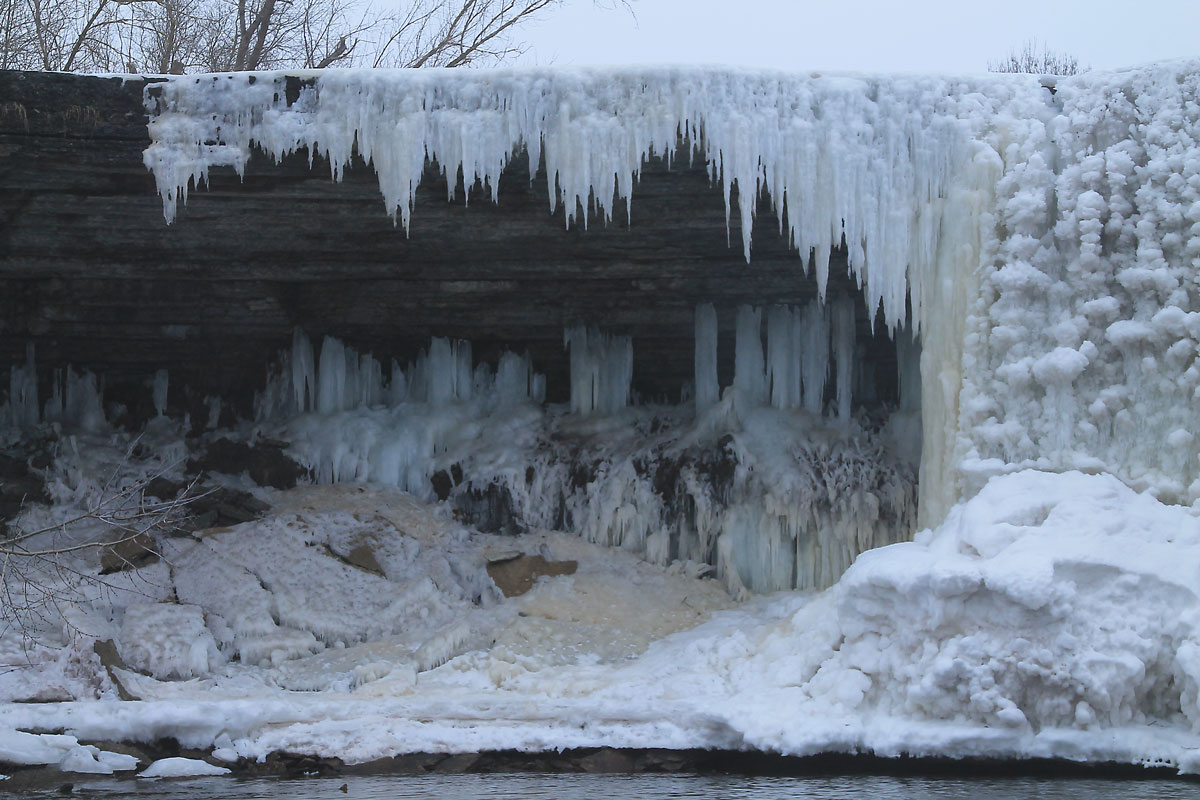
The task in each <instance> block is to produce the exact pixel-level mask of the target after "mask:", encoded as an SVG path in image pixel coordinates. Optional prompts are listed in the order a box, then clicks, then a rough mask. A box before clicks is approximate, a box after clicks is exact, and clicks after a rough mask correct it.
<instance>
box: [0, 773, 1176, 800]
mask: <svg viewBox="0 0 1200 800" xmlns="http://www.w3.org/2000/svg"><path fill="white" fill-rule="evenodd" d="M343 785H344V786H345V787H346V790H345V791H344V792H343V791H342V788H341V787H342V786H343ZM0 796H4V797H13V796H16V797H46V798H50V797H54V798H60V799H61V798H63V797H67V796H69V797H80V798H93V799H94V800H127V799H132V798H169V799H172V800H208V798H213V799H214V800H216V799H217V798H219V799H220V800H254V799H256V798H263V799H264V800H268V799H269V800H284V799H285V798H288V799H289V800H290V799H292V798H294V800H316V798H331V799H332V800H341V798H360V799H361V798H380V799H381V800H383V799H384V798H386V799H387V800H392V799H393V798H395V799H397V800H399V799H401V798H422V800H423V799H424V798H430V799H431V800H432V799H434V798H436V799H437V800H466V799H467V798H487V799H488V800H542V798H544V799H545V800H601V799H602V798H621V800H659V799H660V798H662V799H663V800H665V799H666V798H688V797H703V798H720V799H721V800H726V799H728V800H737V799H738V798H752V799H753V800H781V799H782V798H804V800H810V799H811V800H818V799H820V800H845V799H846V798H871V799H872V800H908V798H963V799H964V800H992V799H993V798H995V799H996V800H999V798H1030V799H1031V800H1032V799H1033V798H1037V800H1054V799H1055V798H1064V800H1065V799H1066V798H1070V799H1071V800H1115V798H1146V800H1159V799H1160V798H1197V800H1200V783H1190V782H1185V781H1172V780H1102V779H1084V778H1067V779H1050V778H979V779H970V780H968V779H961V778H945V779H940V778H914V777H884V776H872V775H851V776H839V777H807V778H776V777H757V778H756V777H744V776H710V775H578V774H571V775H538V774H524V773H523V774H514V775H420V776H412V775H378V776H367V777H347V778H307V779H301V780H281V779H249V780H238V779H231V778H198V779H179V780H158V781H155V780H122V781H113V780H97V781H79V782H77V783H75V785H74V787H73V791H71V793H70V794H69V795H64V794H60V790H59V789H58V788H49V789H44V790H39V791H27V792H22V793H21V794H19V795H12V794H9V793H6V792H5V791H4V785H3V783H0Z"/></svg>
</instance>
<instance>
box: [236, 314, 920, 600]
mask: <svg viewBox="0 0 1200 800" xmlns="http://www.w3.org/2000/svg"><path fill="white" fill-rule="evenodd" d="M817 305H818V304H816V303H814V304H813V306H817ZM837 308H840V309H846V308H848V309H849V310H850V316H849V323H848V324H849V327H848V328H847V325H846V324H843V328H844V329H843V330H841V331H840V332H839V335H840V336H843V337H844V338H845V339H846V342H845V343H844V344H836V343H834V341H833V339H831V333H830V329H829V328H828V326H827V325H826V324H825V315H824V312H821V311H817V312H816V314H815V315H814V314H813V313H812V309H804V310H802V309H793V308H790V307H779V308H777V309H772V314H774V315H775V316H776V317H778V318H783V319H785V320H786V324H785V325H784V326H783V329H782V332H780V331H777V330H774V328H772V329H771V330H769V331H768V339H767V341H768V347H769V348H771V352H772V354H773V358H774V360H773V362H772V365H773V367H774V368H775V369H776V370H777V371H778V370H786V371H787V374H789V375H792V376H799V375H801V374H802V373H804V372H805V371H804V368H803V366H802V364H803V363H816V364H818V365H819V369H818V370H815V371H814V370H812V369H811V367H810V368H809V370H808V373H805V380H807V381H809V382H812V383H815V384H816V388H814V387H813V386H811V385H808V384H806V385H805V388H806V390H807V391H808V392H809V393H810V394H811V395H812V396H813V397H815V398H816V399H815V400H813V401H812V408H811V409H807V410H802V409H801V403H800V395H799V383H798V382H797V384H796V387H795V391H793V393H792V394H791V395H790V397H789V402H787V403H785V404H783V405H782V406H779V407H776V408H775V409H771V408H769V407H768V406H770V403H769V402H768V398H767V396H766V394H765V390H766V386H767V383H768V379H769V375H768V372H767V370H766V366H765V365H764V361H763V351H762V330H761V325H760V322H761V318H762V314H761V311H760V310H759V309H755V308H750V307H745V308H742V309H741V310H739V312H738V321H739V324H738V330H737V332H736V335H737V342H738V357H737V364H736V374H737V376H739V377H737V378H736V379H735V384H734V386H733V387H732V389H731V390H730V391H727V393H726V396H725V398H724V399H722V400H720V401H718V400H716V399H715V398H712V399H711V405H710V406H709V407H708V408H707V409H706V410H705V412H704V413H703V414H700V415H698V416H695V418H694V419H693V418H691V417H692V415H691V414H689V413H688V412H687V411H686V410H683V409H674V408H669V407H654V406H651V407H643V408H628V407H627V406H626V403H627V400H628V398H629V386H630V376H631V370H632V359H633V356H634V345H633V343H632V341H631V339H630V338H629V337H621V336H612V335H609V334H606V333H604V332H602V331H599V330H596V329H585V328H582V327H569V328H567V329H566V331H565V341H566V344H567V346H568V347H569V348H570V351H571V353H570V355H571V359H570V366H571V374H570V381H571V403H570V406H569V407H568V408H566V409H558V410H555V409H549V410H547V411H543V410H541V409H540V408H539V406H540V404H541V401H542V399H543V397H544V392H545V388H544V387H545V379H544V377H543V376H541V375H538V374H537V373H536V372H534V371H533V366H532V364H531V362H530V360H529V358H528V357H527V356H520V355H517V354H516V353H511V352H508V353H505V354H503V355H502V356H501V357H500V359H499V361H498V364H497V366H496V369H495V371H494V373H493V371H492V370H491V368H490V365H488V364H480V365H479V366H478V367H477V368H476V369H475V371H474V373H473V377H472V373H471V372H470V371H469V370H468V366H469V364H470V362H469V361H468V360H466V359H465V358H464V357H463V356H462V355H461V354H469V353H470V344H469V343H468V342H457V343H451V342H449V341H448V340H445V339H437V338H435V339H433V340H431V342H430V347H429V350H428V351H427V352H426V351H422V352H421V353H420V354H419V355H418V357H417V358H416V360H415V361H414V362H412V363H411V364H410V365H409V366H408V368H407V369H405V368H401V367H400V366H399V365H398V364H395V365H393V368H392V372H391V376H390V381H389V383H388V384H384V383H382V382H381V381H382V378H381V373H380V372H379V370H378V369H376V368H375V367H374V366H373V365H375V364H377V363H378V362H376V361H375V359H373V358H372V357H371V356H370V355H367V354H358V353H357V352H355V351H354V350H353V349H352V348H348V347H346V346H345V345H343V344H342V343H341V342H339V341H338V340H337V339H334V338H331V337H326V339H325V340H324V342H323V343H322V344H321V347H320V357H319V359H316V360H315V362H314V359H313V357H312V353H313V347H312V345H311V344H310V342H309V339H308V337H307V336H306V335H305V334H303V333H302V332H299V331H297V332H296V334H295V335H294V337H293V343H292V348H291V350H290V352H288V353H284V354H283V355H282V356H281V359H280V361H281V367H280V368H278V369H277V370H275V371H274V372H273V373H272V374H273V378H272V379H271V380H270V381H269V382H268V384H267V387H266V389H265V391H264V392H263V393H262V395H261V396H260V398H259V402H258V424H259V428H260V430H262V431H265V432H267V433H269V435H271V436H272V437H277V438H280V439H282V440H285V441H288V442H290V443H291V449H290V452H291V453H292V454H293V455H294V457H295V458H297V459H298V460H299V461H300V463H302V464H304V465H305V466H307V467H308V468H309V469H310V470H311V471H312V474H313V476H314V477H315V478H316V480H318V481H320V482H325V483H335V482H341V481H370V482H373V483H378V484H383V485H387V486H395V487H398V488H401V489H404V490H405V491H409V492H412V493H413V494H414V495H416V496H417V497H420V498H422V499H425V500H433V499H435V485H436V481H435V476H436V475H438V474H441V475H443V476H446V477H445V481H446V482H447V484H448V485H447V486H446V487H445V488H444V489H442V490H440V491H439V492H438V493H437V497H438V499H443V500H446V499H448V500H450V501H452V502H454V503H457V504H458V505H459V506H460V508H462V507H464V506H465V507H467V508H470V507H473V505H475V504H479V503H488V504H491V505H492V506H496V505H497V504H500V505H502V506H503V508H493V509H492V510H491V512H489V513H490V514H491V515H492V516H495V515H496V514H500V515H511V516H512V522H511V523H504V524H511V525H515V526H517V527H524V526H534V527H542V528H554V529H564V530H572V531H575V532H577V533H579V534H580V535H582V536H584V538H586V539H587V540H589V541H592V542H597V543H600V544H605V545H610V546H614V547H623V548H626V549H629V550H632V551H634V552H637V553H639V554H642V555H643V556H645V557H646V558H647V559H649V560H651V561H653V562H654V563H657V564H661V565H664V566H665V565H666V564H668V563H671V562H672V561H694V562H697V563H700V564H705V563H707V564H709V565H711V566H713V567H715V568H716V571H717V574H718V575H719V576H720V577H721V578H722V579H723V580H724V581H725V583H726V584H727V585H728V586H729V588H730V589H731V590H733V591H735V592H743V591H745V590H751V591H776V590H780V589H792V588H824V587H826V586H828V585H830V584H831V583H833V581H835V580H836V579H837V577H838V576H839V575H840V574H841V573H842V572H843V571H844V570H845V569H846V568H847V567H848V566H849V565H850V563H851V562H852V561H853V560H854V558H855V556H857V555H858V554H859V553H861V552H862V551H863V550H864V549H867V548H870V547H877V546H880V545H883V544H889V543H892V542H895V541H900V540H902V539H904V538H906V537H907V536H908V535H909V534H910V533H911V532H912V530H913V528H914V525H915V508H916V494H915V485H916V476H915V474H914V473H913V468H912V466H911V465H910V461H909V460H908V459H906V458H903V457H899V456H898V455H897V450H898V444H897V443H896V442H895V441H893V437H891V435H890V434H889V433H888V431H885V430H881V429H879V428H878V427H871V426H870V425H868V424H864V423H862V422H861V421H855V420H853V419H851V418H850V416H849V414H848V413H844V412H845V409H844V408H843V407H842V406H841V403H845V404H846V405H848V404H849V401H850V397H851V395H850V391H851V386H850V378H849V374H850V370H851V364H850V358H851V356H850V354H851V353H852V352H853V344H854V331H853V306H852V305H850V304H848V303H846V304H840V303H839V304H838V305H837ZM696 315H697V316H696V319H697V323H696V324H697V327H698V328H699V329H700V331H701V337H700V338H699V339H698V340H697V348H698V349H700V348H703V349H704V350H705V351H706V352H707V354H708V359H709V360H708V361H706V360H705V359H704V358H700V359H699V361H698V364H699V368H700V369H701V370H703V371H705V372H707V373H709V377H708V378H707V379H706V378H705V377H704V376H703V375H702V374H699V373H698V374H697V376H696V380H695V384H696V385H697V386H704V385H705V384H706V381H707V382H708V386H709V388H708V389H707V391H710V392H713V393H715V392H716V390H717V387H715V386H713V385H712V384H713V382H714V381H715V375H714V374H712V373H713V372H714V371H715V369H716V364H715V356H716V354H715V348H716V341H715V339H716V335H717V331H716V330H715V328H714V327H712V326H713V325H714V323H715V318H714V315H713V314H712V309H711V307H709V308H705V307H703V306H702V307H700V308H698V309H697V312H696ZM806 319H816V320H818V322H817V324H818V326H819V331H820V333H819V335H818V336H816V337H815V338H814V337H809V338H808V339H805V338H804V337H803V336H802V335H800V334H798V333H797V332H796V329H797V328H798V329H799V330H800V331H801V332H803V330H804V327H803V321H804V320H806ZM793 321H795V324H793ZM705 337H707V341H705ZM806 348H807V349H806ZM816 348H821V350H822V352H821V353H817V352H816ZM831 349H832V350H833V351H834V352H836V354H837V357H838V358H840V359H841V361H838V362H837V363H838V365H839V366H838V369H837V379H838V380H842V381H843V383H842V384H839V388H838V390H837V393H836V395H835V396H834V397H833V399H832V405H831V408H830V409H829V411H830V413H831V415H832V416H830V417H826V416H822V411H823V409H824V403H823V398H824V392H825V388H826V383H827V382H826V372H827V370H826V365H827V364H828V363H829V361H830V351H831ZM805 359H807V362H805V361H804V360H805ZM313 363H316V364H317V369H316V371H315V372H310V371H309V370H310V369H311V365H312V364H313ZM297 364H299V365H302V368H301V369H297V366H296V365H297ZM362 365H372V366H370V367H369V368H364V367H363V366H362ZM796 380H797V381H799V378H798V377H797V379H796ZM314 385H315V386H317V387H319V390H318V403H317V411H318V413H316V414H313V413H301V411H302V408H303V407H302V406H301V405H299V403H300V399H301V398H302V396H303V397H304V398H307V388H306V389H305V391H304V392H301V391H300V389H299V387H309V386H314ZM396 385H399V386H400V387H402V388H401V389H400V390H399V391H396V390H394V389H393V387H394V386H396ZM347 386H352V387H356V388H353V389H347V388H346V387H347ZM329 387H333V388H329ZM421 387H426V388H424V389H422V388H421ZM464 387H470V388H469V390H468V389H464ZM842 387H844V388H842ZM327 388H328V391H329V392H330V394H331V395H332V394H336V395H337V397H338V398H339V399H338V400H337V402H336V403H332V402H331V404H330V406H329V408H330V410H329V411H322V408H323V407H322V405H321V400H320V397H321V396H323V394H324V393H325V392H326V389H327ZM349 396H353V397H354V398H355V400H354V401H353V402H351V403H347V402H345V401H344V398H345V397H349ZM305 402H307V401H306V400H305ZM567 411H569V412H570V413H564V412H567ZM834 418H836V421H835V419H834ZM723 437H728V438H727V439H725V438H723ZM451 476H453V477H451ZM497 524H499V523H497Z"/></svg>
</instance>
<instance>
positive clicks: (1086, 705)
mask: <svg viewBox="0 0 1200 800" xmlns="http://www.w3.org/2000/svg"><path fill="white" fill-rule="evenodd" d="M1198 591H1200V519H1197V518H1196V517H1195V516H1194V515H1193V514H1191V513H1189V512H1187V511H1185V510H1182V509H1179V508H1172V507H1168V506H1163V505H1161V504H1160V503H1158V502H1156V501H1155V500H1154V499H1153V498H1151V497H1149V496H1148V495H1144V494H1143V495H1139V494H1135V493H1134V492H1133V491H1132V490H1130V489H1128V488H1127V487H1125V486H1124V485H1122V484H1121V483H1120V482H1119V481H1117V480H1116V479H1114V478H1112V477H1111V476H1098V475H1082V474H1079V473H1067V474H1061V475H1060V474H1049V473H1041V472H1032V471H1030V472H1022V473H1018V474H1015V475H1011V476H1008V477H1005V478H1002V479H995V480H993V481H992V482H990V483H989V484H988V485H987V486H986V487H985V488H984V489H983V491H982V492H980V494H979V495H978V496H977V497H976V498H974V499H973V500H972V501H971V502H970V503H968V504H966V505H965V506H962V507H959V508H958V509H956V510H955V511H954V512H953V513H952V514H951V515H950V517H949V518H948V519H947V521H946V523H945V524H944V525H943V526H942V527H941V528H940V529H939V530H938V531H937V532H935V533H925V534H923V535H921V536H920V537H918V540H917V541H916V542H914V543H911V544H901V545H895V546H893V547H889V548H884V549H881V550H876V551H873V552H870V553H866V554H864V555H863V556H862V557H861V558H860V559H859V560H858V562H857V563H856V564H855V565H854V567H852V568H851V569H850V571H849V572H847V574H846V576H845V578H844V579H843V580H842V582H841V583H840V584H839V585H838V587H837V590H836V591H835V593H834V595H835V598H836V604H837V613H838V618H839V622H840V626H841V629H842V633H843V636H844V641H843V643H842V646H841V648H840V650H839V652H838V655H837V657H836V659H834V660H833V661H832V662H831V663H827V664H826V665H823V666H822V669H823V670H826V669H830V668H833V667H834V665H836V668H837V669H840V670H843V671H844V672H846V673H853V671H854V670H857V671H858V672H860V673H861V674H862V675H863V676H865V677H866V678H867V679H868V681H864V682H863V683H864V690H865V698H864V702H865V703H868V704H870V705H873V706H874V707H875V708H876V709H878V710H881V711H885V712H887V713H889V714H892V715H895V716H901V717H907V718H916V719H937V720H946V721H958V722H969V723H974V724H981V725H985V726H988V727H1000V728H1017V729H1022V730H1029V731H1032V732H1037V731H1040V730H1043V729H1046V728H1067V729H1070V728H1078V729H1083V730H1093V731H1098V730H1100V729H1104V728H1114V727H1120V726H1123V725H1129V724H1139V725H1147V724H1164V723H1165V724H1174V725H1182V726H1186V727H1187V728H1190V729H1193V730H1196V729H1198V728H1197V726H1198V725H1200V704H1198V700H1200V697H1198V695H1197V689H1198V687H1200V684H1198V683H1197V675H1198V674H1200V673H1198V672H1197V663H1196V655H1197V653H1198V652H1200V651H1198V650H1197V644H1198V642H1200V638H1198V637H1200V599H1198V596H1197V592H1198ZM898 609H902V613H899V614H898V613H897V610H898Z"/></svg>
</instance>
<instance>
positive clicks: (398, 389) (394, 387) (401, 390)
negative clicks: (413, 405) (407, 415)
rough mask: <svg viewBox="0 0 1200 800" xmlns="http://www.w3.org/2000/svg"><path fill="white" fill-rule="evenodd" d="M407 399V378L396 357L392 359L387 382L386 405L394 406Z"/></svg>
mask: <svg viewBox="0 0 1200 800" xmlns="http://www.w3.org/2000/svg"><path fill="white" fill-rule="evenodd" d="M407 399H408V380H407V378H406V377H405V375H404V369H403V368H401V366H400V364H399V362H397V361H396V359H394V358H393V359H392V379H391V381H390V382H389V383H388V406H390V407H391V408H395V407H396V406H398V405H400V404H401V403H403V402H404V401H405V400H407Z"/></svg>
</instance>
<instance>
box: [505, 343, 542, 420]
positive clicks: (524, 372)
mask: <svg viewBox="0 0 1200 800" xmlns="http://www.w3.org/2000/svg"><path fill="white" fill-rule="evenodd" d="M534 378H535V376H534V373H533V364H532V362H531V361H530V360H529V356H528V355H525V356H519V355H517V354H516V353H513V352H508V351H506V352H505V353H504V354H503V355H501V356H500V363H498V364H497V365H496V407H497V408H512V407H513V406H516V405H520V404H521V403H524V402H526V401H528V400H529V399H530V397H531V396H532V395H533V389H534Z"/></svg>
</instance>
